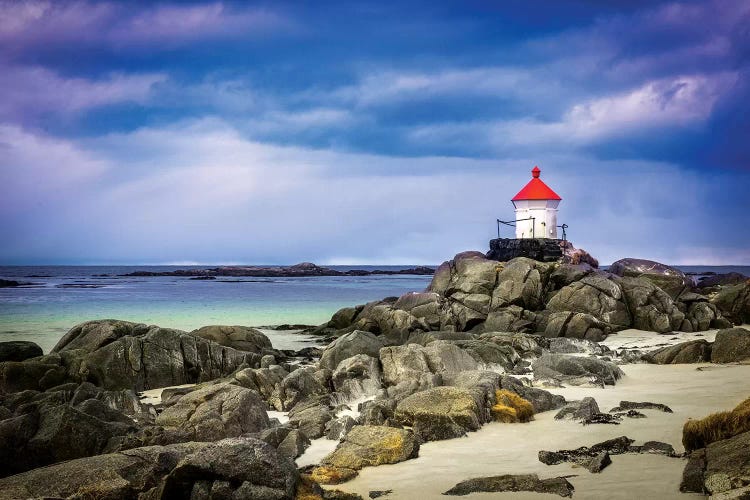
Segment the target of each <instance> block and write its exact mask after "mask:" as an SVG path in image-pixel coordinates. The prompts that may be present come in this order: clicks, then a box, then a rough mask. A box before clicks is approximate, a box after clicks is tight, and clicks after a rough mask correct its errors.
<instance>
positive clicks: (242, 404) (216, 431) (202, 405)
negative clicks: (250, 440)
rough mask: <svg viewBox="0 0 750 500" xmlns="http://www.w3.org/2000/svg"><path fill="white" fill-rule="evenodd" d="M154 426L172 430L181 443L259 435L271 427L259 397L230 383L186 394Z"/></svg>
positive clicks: (164, 412) (162, 414)
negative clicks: (177, 435) (249, 434)
mask: <svg viewBox="0 0 750 500" xmlns="http://www.w3.org/2000/svg"><path fill="white" fill-rule="evenodd" d="M156 424H157V425H160V426H163V427H168V428H173V429H175V431H177V432H176V433H177V434H179V436H180V439H179V440H180V441H216V440H219V439H224V438H228V437H236V436H241V435H243V434H247V433H251V432H258V431H260V430H263V429H265V428H267V427H268V426H269V425H270V423H269V421H268V414H267V413H266V405H265V403H264V402H263V400H262V399H261V398H260V396H259V395H258V394H257V393H256V392H255V391H251V390H250V389H245V388H244V387H240V386H237V385H232V384H229V383H221V384H214V385H209V386H207V387H204V388H201V389H198V390H195V391H192V392H189V393H188V394H186V395H184V396H182V397H181V398H180V399H178V400H177V402H176V403H175V404H173V405H171V406H169V407H167V408H165V409H164V410H163V411H162V413H161V414H160V415H159V416H158V417H157V418H156Z"/></svg>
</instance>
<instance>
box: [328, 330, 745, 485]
mask: <svg viewBox="0 0 750 500" xmlns="http://www.w3.org/2000/svg"><path fill="white" fill-rule="evenodd" d="M644 333H649V332H644ZM622 369H623V371H624V372H625V374H626V376H625V377H624V378H623V379H622V380H620V381H619V382H618V384H617V385H616V386H614V387H607V388H605V389H599V388H591V387H571V388H563V389H550V392H554V393H557V394H562V395H564V396H565V398H566V399H568V400H575V399H581V398H583V397H586V396H592V397H594V398H595V399H596V400H597V402H598V403H599V406H600V408H601V409H602V411H608V410H609V409H610V408H612V407H614V406H616V405H617V404H618V403H619V402H620V401H621V400H627V401H651V402H655V403H663V404H666V405H668V406H669V407H670V408H672V410H673V411H674V413H671V414H670V413H663V412H660V411H656V410H644V411H643V413H645V414H646V415H647V417H648V418H645V419H623V421H622V423H621V424H620V425H605V424H598V425H595V424H592V425H587V426H584V425H581V424H580V423H578V422H574V421H568V420H554V415H555V413H556V411H550V412H545V413H541V414H538V415H536V417H535V419H534V420H533V421H532V422H530V423H528V424H502V423H494V422H493V423H489V424H487V425H485V426H484V427H482V428H481V429H480V430H479V431H477V432H473V433H469V434H468V436H467V437H465V438H458V439H451V440H447V441H439V442H430V443H425V444H423V445H422V447H421V448H420V451H419V458H417V459H415V460H407V461H406V462H402V463H399V464H394V465H382V466H379V467H368V468H365V469H363V470H362V471H360V474H359V476H358V477H357V478H355V479H354V480H352V481H350V482H348V483H345V484H343V485H340V486H339V488H340V489H343V490H344V491H349V492H354V493H358V494H360V495H362V496H363V497H367V495H368V492H369V491H371V490H388V489H392V490H393V493H391V494H390V495H389V496H388V498H389V500H390V499H415V498H440V497H441V494H442V493H443V492H445V491H446V490H448V489H449V488H451V487H452V486H453V485H455V484H456V483H458V482H460V481H463V480H465V479H469V478H472V477H480V476H491V475H500V474H524V473H536V474H538V475H539V477H540V478H547V477H554V476H569V475H574V476H573V477H570V478H569V481H570V482H571V483H572V484H573V486H575V493H574V498H613V499H614V498H617V499H635V498H643V499H646V498H661V499H672V498H674V499H677V498H701V497H702V496H701V495H695V494H683V493H680V492H679V484H680V477H681V474H682V469H683V468H684V466H685V460H684V459H681V458H668V457H664V456H660V455H645V454H643V455H640V454H639V455H635V454H625V455H617V456H613V457H612V462H613V463H612V465H610V466H609V467H607V468H606V469H605V470H604V471H602V472H601V473H599V474H592V473H589V472H588V471H587V470H586V469H583V468H580V467H573V466H571V465H570V464H560V465H555V466H547V465H544V464H543V463H541V462H539V460H538V459H537V453H538V452H539V451H540V450H558V449H572V448H577V447H579V446H588V445H592V444H594V443H597V442H600V441H604V440H606V439H610V438H614V437H618V436H628V437H630V438H631V439H635V440H636V444H640V443H643V442H644V441H650V440H656V441H664V442H667V443H669V444H671V445H673V446H674V448H675V450H677V451H678V452H680V453H681V452H682V451H683V447H682V444H681V437H682V425H683V423H684V422H685V421H686V420H687V419H688V418H701V417H704V416H706V415H707V414H709V413H712V412H713V411H714V410H715V409H716V410H718V409H726V408H730V407H733V406H734V405H736V404H737V403H739V402H740V401H742V400H743V399H745V398H746V397H747V396H748V394H750V365H731V366H717V365H712V364H699V365H666V366H658V365H647V364H634V365H625V366H623V367H622ZM552 497H553V495H547V494H537V493H474V494H472V495H469V496H468V498H552Z"/></svg>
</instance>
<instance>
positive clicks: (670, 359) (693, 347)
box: [641, 339, 711, 365]
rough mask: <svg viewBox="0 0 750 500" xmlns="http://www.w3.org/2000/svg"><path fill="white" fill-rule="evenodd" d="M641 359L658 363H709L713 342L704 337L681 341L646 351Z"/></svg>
mask: <svg viewBox="0 0 750 500" xmlns="http://www.w3.org/2000/svg"><path fill="white" fill-rule="evenodd" d="M641 359H642V360H643V361H645V362H647V363H653V364H657V365H670V364H673V365H676V364H681V363H707V362H709V361H711V344H710V343H709V342H707V341H706V340H703V339H698V340H691V341H688V342H681V343H679V344H676V345H672V346H668V347H662V348H661V349H657V350H655V351H651V352H649V353H646V354H644V355H643V356H641Z"/></svg>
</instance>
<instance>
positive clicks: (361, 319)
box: [341, 297, 429, 359]
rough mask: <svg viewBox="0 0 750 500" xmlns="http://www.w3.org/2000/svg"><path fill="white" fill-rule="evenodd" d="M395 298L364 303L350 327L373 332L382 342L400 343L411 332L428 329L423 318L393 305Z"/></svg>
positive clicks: (404, 340) (406, 338)
mask: <svg viewBox="0 0 750 500" xmlns="http://www.w3.org/2000/svg"><path fill="white" fill-rule="evenodd" d="M396 300H397V299H396V298H395V297H393V298H389V299H385V300H381V301H378V302H370V303H369V304H365V306H364V308H363V309H362V312H361V313H360V314H359V315H358V316H357V321H356V322H355V323H354V324H353V325H352V326H351V328H353V329H355V330H363V331H367V332H371V333H374V334H376V335H378V336H380V337H382V339H383V343H384V344H402V343H404V342H406V340H408V338H409V335H410V334H411V333H412V332H415V331H419V330H422V331H424V330H429V327H428V326H427V324H426V323H425V322H424V321H423V320H421V319H418V318H416V317H415V316H412V315H411V314H410V313H409V312H407V311H404V310H403V309H398V308H396V307H394V302H396ZM354 354H367V353H366V352H365V353H359V352H357V353H354ZM341 359H343V358H341Z"/></svg>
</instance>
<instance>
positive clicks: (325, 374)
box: [278, 366, 331, 411]
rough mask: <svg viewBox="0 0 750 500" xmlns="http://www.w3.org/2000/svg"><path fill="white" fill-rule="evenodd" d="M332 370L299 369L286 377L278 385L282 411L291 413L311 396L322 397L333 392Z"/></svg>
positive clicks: (309, 367)
mask: <svg viewBox="0 0 750 500" xmlns="http://www.w3.org/2000/svg"><path fill="white" fill-rule="evenodd" d="M330 379H331V371H330V370H316V369H315V368H313V367H311V366H308V367H305V368H299V369H297V370H294V371H293V372H292V373H290V374H289V375H287V376H286V377H284V379H283V380H282V381H281V383H280V384H279V385H278V400H279V402H280V404H281V405H280V408H278V409H279V410H281V411H289V410H290V409H292V408H294V406H295V405H296V404H297V403H299V402H300V401H303V400H305V399H307V398H309V397H310V396H321V395H324V394H328V393H330V392H331V389H330V387H329V383H330Z"/></svg>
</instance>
